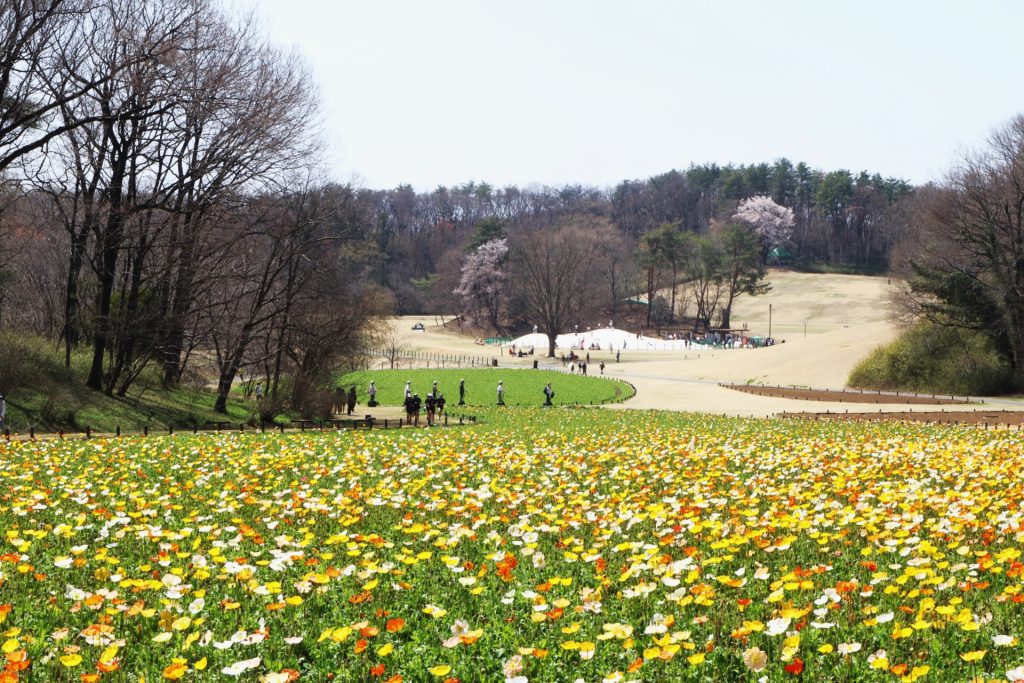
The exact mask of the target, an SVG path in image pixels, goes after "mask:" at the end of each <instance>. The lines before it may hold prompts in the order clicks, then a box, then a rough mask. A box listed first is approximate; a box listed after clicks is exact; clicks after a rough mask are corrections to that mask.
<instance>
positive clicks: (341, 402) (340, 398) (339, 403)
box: [332, 384, 358, 415]
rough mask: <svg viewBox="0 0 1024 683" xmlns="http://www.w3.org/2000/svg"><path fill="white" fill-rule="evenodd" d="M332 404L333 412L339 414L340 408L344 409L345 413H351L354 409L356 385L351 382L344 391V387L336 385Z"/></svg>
mask: <svg viewBox="0 0 1024 683" xmlns="http://www.w3.org/2000/svg"><path fill="white" fill-rule="evenodd" d="M334 397H335V398H334V406H333V408H332V410H333V412H335V413H337V414H339V415H340V414H341V411H342V410H345V414H346V415H351V414H353V413H354V412H355V411H356V403H358V401H357V399H356V386H355V385H354V384H353V385H352V388H351V389H349V390H348V393H346V392H345V388H344V387H338V388H337V389H335V390H334Z"/></svg>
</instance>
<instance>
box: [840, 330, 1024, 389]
mask: <svg viewBox="0 0 1024 683" xmlns="http://www.w3.org/2000/svg"><path fill="white" fill-rule="evenodd" d="M849 384H850V386H853V387H860V388H864V389H882V390H887V391H917V392H922V393H936V394H957V395H961V396H989V395H993V394H1000V393H1004V392H1007V391H1010V390H1011V389H1012V388H1013V372H1012V370H1011V368H1010V366H1009V364H1008V363H1007V362H1006V360H1005V359H1004V358H1003V357H1002V356H1001V355H1000V354H999V353H998V352H997V351H996V349H995V347H994V346H993V344H992V342H991V341H990V340H989V339H988V338H987V337H986V336H984V335H982V334H981V333H979V332H973V331H970V330H965V329H962V328H955V327H942V326H938V325H931V324H926V323H922V324H919V325H916V326H914V327H912V328H910V329H909V330H907V331H906V332H904V333H903V334H902V335H901V336H900V337H899V338H898V339H897V340H896V341H894V342H892V343H890V344H887V345H885V346H882V347H879V348H878V349H876V350H875V351H874V352H873V353H872V354H871V355H870V356H868V357H867V358H865V359H864V360H863V361H861V362H860V363H859V364H858V365H857V367H855V368H854V369H853V372H852V373H850V380H849Z"/></svg>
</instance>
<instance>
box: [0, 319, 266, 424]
mask: <svg viewBox="0 0 1024 683" xmlns="http://www.w3.org/2000/svg"><path fill="white" fill-rule="evenodd" d="M89 361H90V358H89V357H88V354H87V353H85V352H78V353H75V354H73V355H72V363H71V368H65V367H64V362H63V354H62V352H61V350H60V349H59V348H57V347H56V346H55V345H54V344H53V343H52V342H49V341H47V340H45V339H39V338H32V337H27V336H23V335H15V334H11V333H5V334H3V335H0V390H2V391H3V392H4V394H5V396H6V399H7V427H8V428H9V429H10V430H11V431H12V432H21V433H24V432H27V431H28V430H29V429H30V428H33V429H35V430H36V431H38V432H56V431H82V430H84V429H85V428H86V427H90V428H92V429H93V430H95V431H100V432H112V431H114V430H115V429H116V428H117V427H120V428H121V429H122V430H130V431H134V430H141V429H142V428H143V427H144V426H147V425H148V426H149V427H150V428H152V429H159V428H166V426H167V425H173V426H175V427H181V428H184V427H191V426H193V425H198V426H202V425H203V424H204V423H205V422H207V421H222V420H228V421H231V422H235V423H241V422H247V421H249V420H250V419H251V418H252V417H253V416H254V415H255V412H254V411H255V404H254V403H252V402H250V401H245V400H242V399H241V397H233V398H232V399H231V400H229V401H228V414H227V415H224V414H222V413H217V412H214V410H213V404H214V400H215V396H214V394H213V392H212V391H209V390H206V389H205V388H203V387H201V386H190V387H183V388H179V389H164V388H162V387H161V386H160V382H159V378H158V376H157V374H156V371H155V370H154V371H153V372H146V373H144V374H143V376H142V377H140V378H139V380H138V381H137V382H136V383H135V385H134V386H132V387H131V388H130V390H129V391H128V393H127V395H126V396H124V397H117V396H106V395H105V394H103V393H101V392H98V391H93V390H91V389H88V388H86V386H85V378H86V376H87V374H88V369H89Z"/></svg>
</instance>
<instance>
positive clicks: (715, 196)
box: [351, 159, 914, 314]
mask: <svg viewBox="0 0 1024 683" xmlns="http://www.w3.org/2000/svg"><path fill="white" fill-rule="evenodd" d="M351 191H352V192H353V193H354V197H353V198H354V200H355V203H356V204H357V205H358V211H359V214H360V216H359V220H360V221H361V222H362V223H363V226H364V227H363V233H364V234H365V235H367V237H370V238H371V239H372V241H373V243H374V244H375V246H376V252H377V253H376V259H377V262H376V267H375V268H374V269H373V273H374V277H375V278H376V279H377V282H378V283H379V284H380V285H382V286H384V287H386V288H388V289H389V290H391V291H392V292H394V294H395V297H396V305H397V311H398V312H399V313H402V314H413V313H424V312H434V311H440V310H444V311H457V310H459V309H460V306H461V303H460V302H459V301H458V299H457V297H455V296H454V295H453V293H452V292H453V290H454V289H455V287H456V285H457V284H458V279H459V268H460V265H461V263H462V260H463V259H464V258H465V255H466V251H467V249H468V248H472V247H474V246H478V242H479V241H478V240H477V228H478V226H480V225H481V224H484V223H485V222H486V221H488V219H498V220H500V221H502V222H503V223H505V224H507V225H510V226H515V225H517V224H519V223H526V222H530V223H533V222H536V221H537V220H538V219H546V220H545V222H547V223H549V224H554V223H556V222H557V218H558V217H559V216H567V215H580V214H584V215H590V216H593V217H600V218H605V219H607V220H608V221H610V222H611V224H612V225H614V227H615V228H616V229H617V231H618V232H619V233H620V235H621V237H622V238H623V240H622V242H621V243H620V244H618V245H617V246H616V248H618V249H623V248H625V249H627V250H629V252H630V253H632V252H633V251H634V250H635V248H636V246H637V244H638V243H639V241H640V240H641V238H642V237H643V236H644V235H645V234H647V233H649V232H650V231H652V230H654V229H656V228H658V227H659V226H661V225H664V224H678V226H679V229H681V230H683V231H689V232H694V233H698V234H703V233H706V232H707V231H708V229H709V227H710V226H711V224H712V222H713V221H716V220H718V221H728V220H729V219H730V217H731V216H732V215H733V213H735V211H736V208H737V206H738V204H739V203H740V201H742V200H744V199H747V198H749V197H753V196H759V195H760V196H768V197H771V198H772V199H773V200H774V201H775V202H776V203H778V204H780V205H782V206H784V207H787V208H790V209H792V210H793V215H794V223H795V225H794V228H793V232H792V236H791V238H790V242H789V244H788V245H787V246H788V248H787V251H788V254H789V256H788V258H787V259H786V263H787V264H788V265H791V266H794V267H800V268H822V269H826V270H842V271H854V272H883V271H885V270H887V269H888V262H889V256H890V253H891V252H892V250H893V247H894V246H895V245H896V244H898V243H899V242H900V240H901V239H902V237H903V235H904V233H905V231H906V228H907V222H908V221H909V216H910V211H909V204H910V201H909V200H910V198H911V197H912V196H913V191H914V188H913V186H912V185H911V184H910V183H908V182H907V181H905V180H902V179H899V178H891V177H883V176H881V175H880V174H878V173H873V174H872V173H868V172H867V171H862V172H860V173H857V174H854V173H851V172H849V171H847V170H836V171H823V170H818V169H812V168H811V167H810V166H808V165H807V164H805V163H803V162H800V163H797V164H793V163H792V162H790V161H789V160H787V159H779V160H777V161H774V162H772V163H760V164H751V165H740V166H732V165H727V166H718V165H716V164H703V165H699V166H698V165H693V166H690V167H689V168H688V169H686V170H685V171H677V170H673V171H669V172H667V173H663V174H661V175H656V176H652V177H650V178H648V179H646V180H626V181H623V182H621V183H619V184H618V185H617V186H615V187H614V188H612V189H611V190H606V189H601V188H595V187H587V186H582V185H566V186H564V187H557V188H553V187H526V188H519V187H516V186H508V187H502V188H496V187H493V186H491V185H489V184H487V183H485V182H469V183H466V184H464V185H460V186H457V187H451V188H448V187H438V188H437V189H436V190H434V191H432V192H420V193H417V192H416V191H414V190H413V188H411V187H409V186H407V185H403V186H399V187H397V188H395V189H393V190H367V189H352V190H351ZM636 289H637V291H640V290H642V289H643V288H642V287H641V286H637V287H636Z"/></svg>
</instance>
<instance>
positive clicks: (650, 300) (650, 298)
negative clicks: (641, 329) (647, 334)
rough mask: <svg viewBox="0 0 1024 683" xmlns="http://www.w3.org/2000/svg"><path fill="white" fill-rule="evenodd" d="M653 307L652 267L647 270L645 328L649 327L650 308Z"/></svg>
mask: <svg viewBox="0 0 1024 683" xmlns="http://www.w3.org/2000/svg"><path fill="white" fill-rule="evenodd" d="M653 305H654V267H653V266H650V267H648V268H647V327H650V326H651V306H653Z"/></svg>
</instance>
